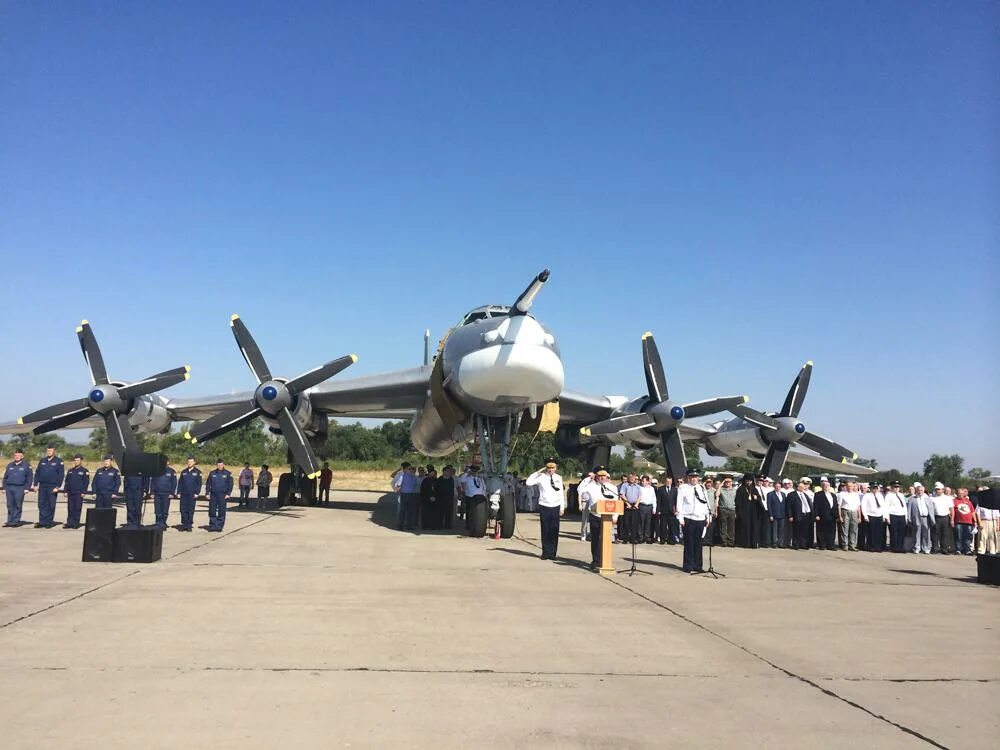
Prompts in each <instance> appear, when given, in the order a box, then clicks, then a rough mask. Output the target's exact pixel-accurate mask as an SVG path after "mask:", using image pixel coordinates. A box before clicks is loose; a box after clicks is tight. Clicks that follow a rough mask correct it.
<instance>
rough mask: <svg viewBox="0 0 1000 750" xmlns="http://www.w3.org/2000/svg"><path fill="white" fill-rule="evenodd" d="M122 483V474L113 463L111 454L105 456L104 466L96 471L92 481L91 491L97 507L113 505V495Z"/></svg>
mask: <svg viewBox="0 0 1000 750" xmlns="http://www.w3.org/2000/svg"><path fill="white" fill-rule="evenodd" d="M121 484H122V475H121V474H119V473H118V469H116V468H115V467H114V466H112V465H111V454H110V453H108V454H106V455H105V456H104V466H102V467H100V468H99V469H98V470H97V471H95V472H94V478H93V479H92V480H91V481H90V491H91V492H93V493H94V495H95V502H94V506H95V507H97V508H110V507H112V497H113V496H114V494H115V493H116V492H118V488H119V487H121Z"/></svg>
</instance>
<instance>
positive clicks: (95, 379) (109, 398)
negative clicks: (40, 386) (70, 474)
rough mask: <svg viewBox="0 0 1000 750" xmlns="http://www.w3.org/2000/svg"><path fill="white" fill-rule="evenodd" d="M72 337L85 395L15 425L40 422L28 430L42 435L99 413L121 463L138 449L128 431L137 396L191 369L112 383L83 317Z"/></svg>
mask: <svg viewBox="0 0 1000 750" xmlns="http://www.w3.org/2000/svg"><path fill="white" fill-rule="evenodd" d="M76 336H77V338H78V339H79V340H80V349H81V350H82V351H83V358H84V359H85V360H86V361H87V367H88V368H89V370H90V379H91V382H92V383H93V388H91V389H90V392H89V393H88V394H87V396H86V398H78V399H74V400H73V401H65V402H63V403H61V404H53V405H52V406H46V407H45V408H44V409H39V410H38V411H33V412H31V413H30V414H25V415H24V416H23V417H21V418H20V419H19V420H17V422H18V424H26V423H31V422H41V423H42V424H40V425H38V426H37V427H35V428H34V429H33V430H32V432H34V433H35V434H36V435H42V434H44V433H46V432H52V431H54V430H62V429H64V428H66V427H70V426H72V425H74V424H76V423H77V422H79V421H81V420H84V419H86V418H87V417H90V416H93V415H95V414H99V415H101V416H102V417H104V425H105V427H106V428H107V431H108V444H109V447H110V448H111V453H112V455H114V457H115V461H116V462H117V463H118V465H119V466H121V465H122V464H123V462H124V460H125V453H126V452H133V451H134V452H138V451H139V450H140V448H139V443H138V441H137V440H136V439H135V433H133V432H132V426H131V425H130V424H129V421H128V413H129V412H130V411H131V409H132V402H133V401H134V400H135V399H137V398H139V397H140V396H148V395H149V394H151V393H155V392H156V391H162V390H163V389H164V388H169V387H170V386H172V385H177V384H178V383H183V382H184V381H185V380H187V379H188V378H189V377H191V368H190V367H187V366H186V365H185V366H184V367H176V368H174V369H173V370H165V371H164V372H160V373H157V374H156V375H150V376H149V377H148V378H144V379H143V380H138V381H136V382H135V383H128V384H124V383H120V384H119V383H112V382H111V381H110V380H109V379H108V370H107V368H106V367H105V365H104V357H103V356H101V347H100V346H98V344H97V338H96V337H95V336H94V331H93V329H92V328H91V327H90V323H88V322H87V321H86V320H84V321H83V322H82V323H80V325H79V326H77V329H76Z"/></svg>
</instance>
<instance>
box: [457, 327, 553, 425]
mask: <svg viewBox="0 0 1000 750" xmlns="http://www.w3.org/2000/svg"><path fill="white" fill-rule="evenodd" d="M457 380H458V387H459V389H460V390H461V391H462V392H464V393H465V394H467V395H468V396H471V397H472V398H475V399H478V400H480V401H489V402H494V403H497V404H515V405H516V404H525V405H526V404H539V403H545V402H548V401H551V400H553V399H554V398H556V397H558V396H559V394H560V393H561V392H562V389H563V382H564V372H563V365H562V360H561V359H560V358H559V353H558V350H557V348H556V342H555V338H554V337H553V336H552V334H551V333H549V332H548V331H546V330H545V329H544V328H543V327H542V326H541V324H540V323H539V322H538V321H537V320H535V319H534V318H532V317H530V316H528V315H517V316H514V317H511V318H508V319H506V320H504V321H503V323H501V324H500V325H499V326H497V327H496V328H495V329H493V330H491V331H487V332H486V333H484V334H483V341H482V346H481V348H479V349H477V350H475V351H472V352H469V353H468V354H466V355H465V356H464V357H462V359H461V362H460V363H459V366H458V373H457Z"/></svg>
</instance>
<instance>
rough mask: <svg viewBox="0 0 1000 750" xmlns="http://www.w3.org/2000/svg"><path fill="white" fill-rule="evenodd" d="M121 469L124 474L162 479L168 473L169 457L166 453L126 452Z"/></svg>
mask: <svg viewBox="0 0 1000 750" xmlns="http://www.w3.org/2000/svg"><path fill="white" fill-rule="evenodd" d="M119 468H120V469H121V470H122V474H129V475H133V476H141V477H162V476H163V475H164V474H166V473H167V456H166V454H165V453H133V452H126V453H125V455H124V456H123V457H122V465H121V466H120V467H119Z"/></svg>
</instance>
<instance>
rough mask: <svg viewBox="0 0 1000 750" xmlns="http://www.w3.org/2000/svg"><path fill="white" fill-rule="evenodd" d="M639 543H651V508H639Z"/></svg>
mask: <svg viewBox="0 0 1000 750" xmlns="http://www.w3.org/2000/svg"><path fill="white" fill-rule="evenodd" d="M638 541H640V542H651V541H653V506H652V505H640V506H639V539H638Z"/></svg>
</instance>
